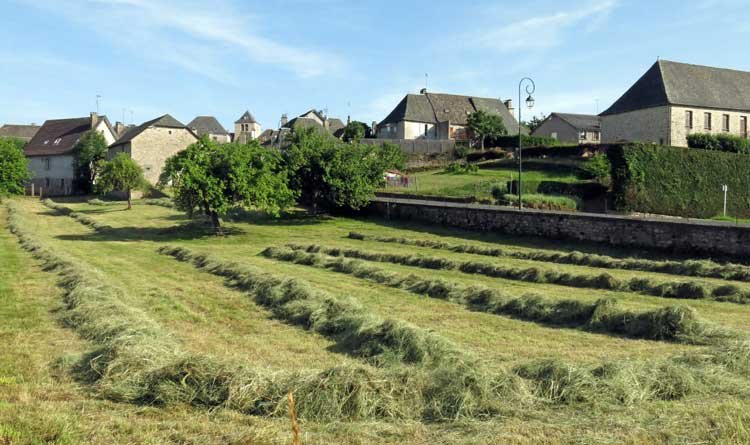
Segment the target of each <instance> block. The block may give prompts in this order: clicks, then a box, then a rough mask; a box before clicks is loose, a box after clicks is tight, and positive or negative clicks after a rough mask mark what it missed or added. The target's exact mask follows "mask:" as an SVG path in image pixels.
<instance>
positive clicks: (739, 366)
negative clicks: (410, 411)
mask: <svg viewBox="0 0 750 445" xmlns="http://www.w3.org/2000/svg"><path fill="white" fill-rule="evenodd" d="M161 251H162V253H164V254H168V255H172V256H175V257H176V258H178V259H180V258H181V259H182V260H183V261H189V262H192V263H193V264H195V265H196V266H197V267H199V268H201V269H203V270H206V271H210V272H211V273H215V274H217V275H219V276H223V277H226V278H227V279H228V280H229V283H230V284H231V285H233V286H235V287H238V288H240V289H247V290H248V291H251V292H257V291H258V290H261V291H262V287H259V286H258V284H256V283H253V281H255V278H251V276H248V275H246V274H245V273H244V272H243V269H245V268H244V267H243V266H239V265H237V264H235V263H222V262H221V261H219V260H216V259H212V258H210V257H207V256H205V255H202V254H195V253H192V252H190V251H189V250H186V249H181V248H177V247H166V248H162V249H161ZM305 263H311V264H312V263H314V260H312V259H306V260H303V261H301V262H300V264H305ZM256 273H260V274H262V272H253V274H252V275H255V274H256ZM248 280H249V282H248ZM257 298H260V301H263V299H264V297H258V296H256V299H257ZM272 310H273V307H272ZM601 312H602V314H601V318H602V319H606V318H607V316H608V315H607V314H605V313H604V311H601ZM688 317H689V315H688ZM665 321H666V318H665ZM657 329H663V330H664V332H666V331H667V330H670V329H672V330H673V331H679V328H678V329H676V330H675V329H673V328H670V327H665V326H661V327H659V328H657ZM681 334H683V335H685V336H687V335H688V332H687V331H686V330H685V331H682V332H681ZM658 335H659V334H657V336H658ZM717 340H718V337H717ZM721 346H722V347H721V348H716V349H715V350H711V351H710V352H709V353H705V354H701V355H695V356H692V355H689V356H680V357H672V358H662V359H657V360H651V361H633V360H628V361H618V362H606V363H604V364H600V365H594V366H590V365H578V364H572V363H566V362H563V361H560V360H554V359H545V360H535V361H532V362H530V363H525V364H521V365H518V366H515V367H513V368H511V369H508V370H503V371H496V372H487V371H485V370H484V367H483V366H477V365H478V364H479V363H472V362H470V361H467V362H455V363H451V362H444V363H440V364H437V365H435V366H431V367H426V366H419V367H416V366H409V367H407V368H408V369H411V370H412V372H415V373H418V374H419V375H420V377H419V378H417V379H413V378H412V379H411V380H409V381H407V380H406V377H402V378H403V379H404V380H403V382H404V384H405V385H407V386H408V385H415V386H414V387H415V388H416V389H417V390H418V391H419V393H420V394H421V395H422V397H423V400H424V401H425V408H424V413H423V418H428V419H434V418H443V419H444V418H454V417H473V418H477V417H480V418H481V417H485V416H490V415H492V414H494V413H497V412H498V411H502V410H503V407H504V406H505V407H507V406H508V404H509V403H510V404H514V406H515V407H516V408H524V407H527V406H538V405H540V404H541V405H560V404H562V405H569V404H576V403H595V404H597V405H600V404H616V405H622V404H626V405H633V404H637V403H640V402H644V401H649V400H676V399H681V398H683V397H686V396H688V395H690V394H694V393H697V392H707V391H708V392H715V393H722V392H726V393H733V394H734V393H736V392H737V388H735V387H734V386H733V385H735V384H738V382H744V383H745V384H746V383H747V382H746V381H745V380H744V377H743V376H742V373H743V372H744V370H746V369H750V346H748V345H747V344H746V343H744V342H739V341H733V340H732V341H730V339H729V338H726V339H725V341H723V342H722V343H721ZM730 348H733V350H735V351H736V353H734V354H733V355H732V356H731V357H732V359H731V360H726V358H725V356H724V355H723V354H724V351H726V350H727V349H730ZM398 368H403V367H398ZM398 368H396V367H386V368H379V369H382V370H383V371H386V372H387V371H389V370H391V369H398ZM405 375H412V374H405ZM467 385H468V388H470V390H467ZM749 395H750V394H749ZM493 397H494V399H493ZM469 413H472V414H469Z"/></svg>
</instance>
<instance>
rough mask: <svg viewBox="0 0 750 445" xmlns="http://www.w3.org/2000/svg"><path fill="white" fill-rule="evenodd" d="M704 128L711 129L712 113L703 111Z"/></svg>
mask: <svg viewBox="0 0 750 445" xmlns="http://www.w3.org/2000/svg"><path fill="white" fill-rule="evenodd" d="M703 128H704V129H705V130H710V129H711V113H703Z"/></svg>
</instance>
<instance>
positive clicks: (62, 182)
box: [24, 113, 115, 196]
mask: <svg viewBox="0 0 750 445" xmlns="http://www.w3.org/2000/svg"><path fill="white" fill-rule="evenodd" d="M90 130H96V131H99V132H100V133H101V134H102V135H103V136H104V139H105V140H106V141H107V144H111V143H112V142H114V140H115V132H114V130H113V129H112V125H110V123H109V120H108V119H107V116H98V115H97V114H96V113H91V115H90V116H89V117H80V118H73V119H52V120H48V121H46V122H44V124H43V125H42V126H41V127H40V128H39V130H38V131H37V132H36V134H35V135H34V137H33V138H32V139H31V140H30V141H29V143H28V144H26V146H25V147H24V154H25V155H26V157H27V158H28V159H29V170H30V171H31V174H32V183H33V184H34V187H35V189H36V190H37V191H38V190H39V188H40V187H41V188H42V190H43V193H44V194H45V195H50V196H59V195H71V194H73V193H76V192H77V190H76V188H75V183H74V180H75V154H74V149H75V147H76V145H77V144H78V141H79V140H80V139H81V136H83V135H84V133H86V132H87V131H90Z"/></svg>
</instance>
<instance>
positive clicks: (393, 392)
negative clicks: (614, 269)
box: [8, 204, 498, 420]
mask: <svg viewBox="0 0 750 445" xmlns="http://www.w3.org/2000/svg"><path fill="white" fill-rule="evenodd" d="M8 223H9V228H10V230H11V231H12V232H13V233H14V234H15V235H16V236H17V237H18V239H19V241H20V243H21V246H22V247H23V248H24V249H25V250H27V251H29V252H30V253H31V254H32V255H33V256H34V257H35V258H37V259H38V260H40V261H41V262H42V263H43V265H44V267H45V270H47V271H51V272H56V273H57V274H58V275H59V276H60V286H61V288H62V289H63V292H64V293H63V299H64V303H65V305H64V311H63V313H62V315H61V316H62V319H63V321H64V322H65V323H66V324H67V325H68V326H70V327H71V328H73V329H75V330H76V332H78V333H79V334H80V335H81V336H82V337H84V338H85V339H88V340H90V341H92V342H93V343H95V344H96V348H95V349H94V350H93V351H91V352H89V353H87V354H86V355H85V356H84V357H82V358H81V359H80V360H79V361H78V362H77V363H76V364H75V365H74V369H73V370H74V372H75V373H76V375H77V377H78V378H80V379H83V380H84V381H87V382H88V383H90V384H92V385H93V386H94V388H95V390H96V392H97V393H98V394H99V395H101V396H102V397H105V398H108V399H111V400H115V401H118V402H130V403H138V404H149V405H150V404H156V405H162V404H173V403H178V404H191V405H194V406H199V407H209V408H210V407H217V406H225V407H227V408H230V409H236V410H238V411H240V412H243V413H247V414H253V415H284V414H285V413H286V396H287V394H288V393H289V392H293V393H294V394H295V398H296V399H297V401H298V404H297V408H298V410H299V414H300V416H301V417H302V418H307V419H314V420H341V419H357V420H362V419H372V418H383V419H395V418H400V419H416V418H419V416H420V415H422V414H427V413H430V412H433V411H434V413H435V415H436V417H435V419H441V418H442V417H441V415H443V414H444V413H448V414H455V415H460V416H473V415H474V414H476V412H475V411H474V410H473V408H472V407H470V406H469V402H471V397H472V394H466V398H467V404H466V405H463V406H459V409H463V411H461V412H458V413H449V411H448V409H434V410H432V411H428V403H432V404H433V405H434V406H436V407H438V408H441V407H443V406H444V405H445V404H446V402H444V401H441V400H439V399H438V398H437V397H432V398H431V397H430V396H431V393H430V392H429V391H432V392H433V393H437V392H439V389H435V388H433V387H432V386H429V385H428V384H427V383H424V382H423V380H426V377H425V376H424V374H423V373H420V372H416V371H415V370H413V369H412V368H407V367H395V368H393V369H391V370H388V371H387V372H386V371H384V370H379V369H375V368H372V367H370V366H366V365H343V366H337V367H334V368H330V369H327V370H323V371H317V370H304V371H297V372H287V371H282V372H272V371H269V370H268V369H252V368H247V367H238V366H234V365H228V364H226V363H222V362H220V361H217V360H215V359H212V358H209V357H206V356H203V355H191V354H187V353H185V352H184V351H182V350H181V347H180V345H179V343H178V342H177V341H176V340H175V339H174V338H173V337H172V336H171V335H170V334H169V333H168V332H166V331H164V330H163V329H162V328H161V326H159V325H158V324H157V323H156V322H154V321H153V320H152V319H151V318H149V317H148V316H147V315H146V314H145V313H144V312H142V311H140V310H138V309H135V308H133V307H132V306H130V305H129V304H128V301H129V296H128V295H127V294H126V293H125V292H123V291H122V289H120V288H117V287H115V286H113V285H111V284H110V283H109V280H108V279H107V277H106V276H105V275H103V274H102V273H101V272H99V271H98V270H97V269H95V268H93V267H91V266H90V265H88V264H86V263H83V262H81V261H77V260H75V259H72V258H70V257H69V256H67V255H63V254H61V253H59V252H57V251H56V250H54V249H52V248H50V247H49V246H47V245H45V244H44V243H43V242H42V241H40V240H39V239H38V238H36V236H35V234H34V233H33V232H31V231H29V230H26V229H25V227H28V224H25V223H24V221H23V220H22V217H21V216H20V212H19V211H18V209H17V208H16V206H15V205H13V204H11V205H10V206H9V213H8ZM477 377H479V376H477ZM487 384H488V385H489V384H490V383H489V381H488V383H487ZM454 389H456V390H457V394H460V391H458V388H454ZM485 398H486V399H487V400H490V401H492V400H494V399H496V398H498V393H497V392H493V393H492V394H490V395H488V396H485Z"/></svg>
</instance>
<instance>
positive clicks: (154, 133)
mask: <svg viewBox="0 0 750 445" xmlns="http://www.w3.org/2000/svg"><path fill="white" fill-rule="evenodd" d="M197 140H198V136H197V135H196V134H195V133H194V132H193V131H192V130H191V129H189V128H188V127H186V126H185V125H183V124H182V123H181V122H180V121H178V120H177V119H175V118H173V117H172V116H170V115H168V114H165V115H164V116H160V117H157V118H156V119H153V120H150V121H148V122H144V123H142V124H141V125H138V126H136V127H133V128H131V129H130V130H128V131H126V132H125V134H123V135H122V136H121V137H120V138H119V139H118V140H117V141H116V142H115V143H113V144H112V145H110V147H109V157H110V158H113V157H114V156H115V155H117V154H118V153H127V154H128V156H130V157H131V158H132V159H133V160H135V161H136V162H137V163H138V165H140V166H141V167H142V168H143V176H144V177H145V178H146V180H147V181H148V182H149V183H150V184H152V185H155V184H156V183H157V182H159V176H160V175H161V172H162V170H163V169H164V164H165V162H166V160H167V159H168V158H169V157H171V156H173V155H175V154H177V153H179V152H181V151H183V150H185V149H186V148H187V147H188V146H189V145H190V144H192V143H194V142H195V141H197Z"/></svg>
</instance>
